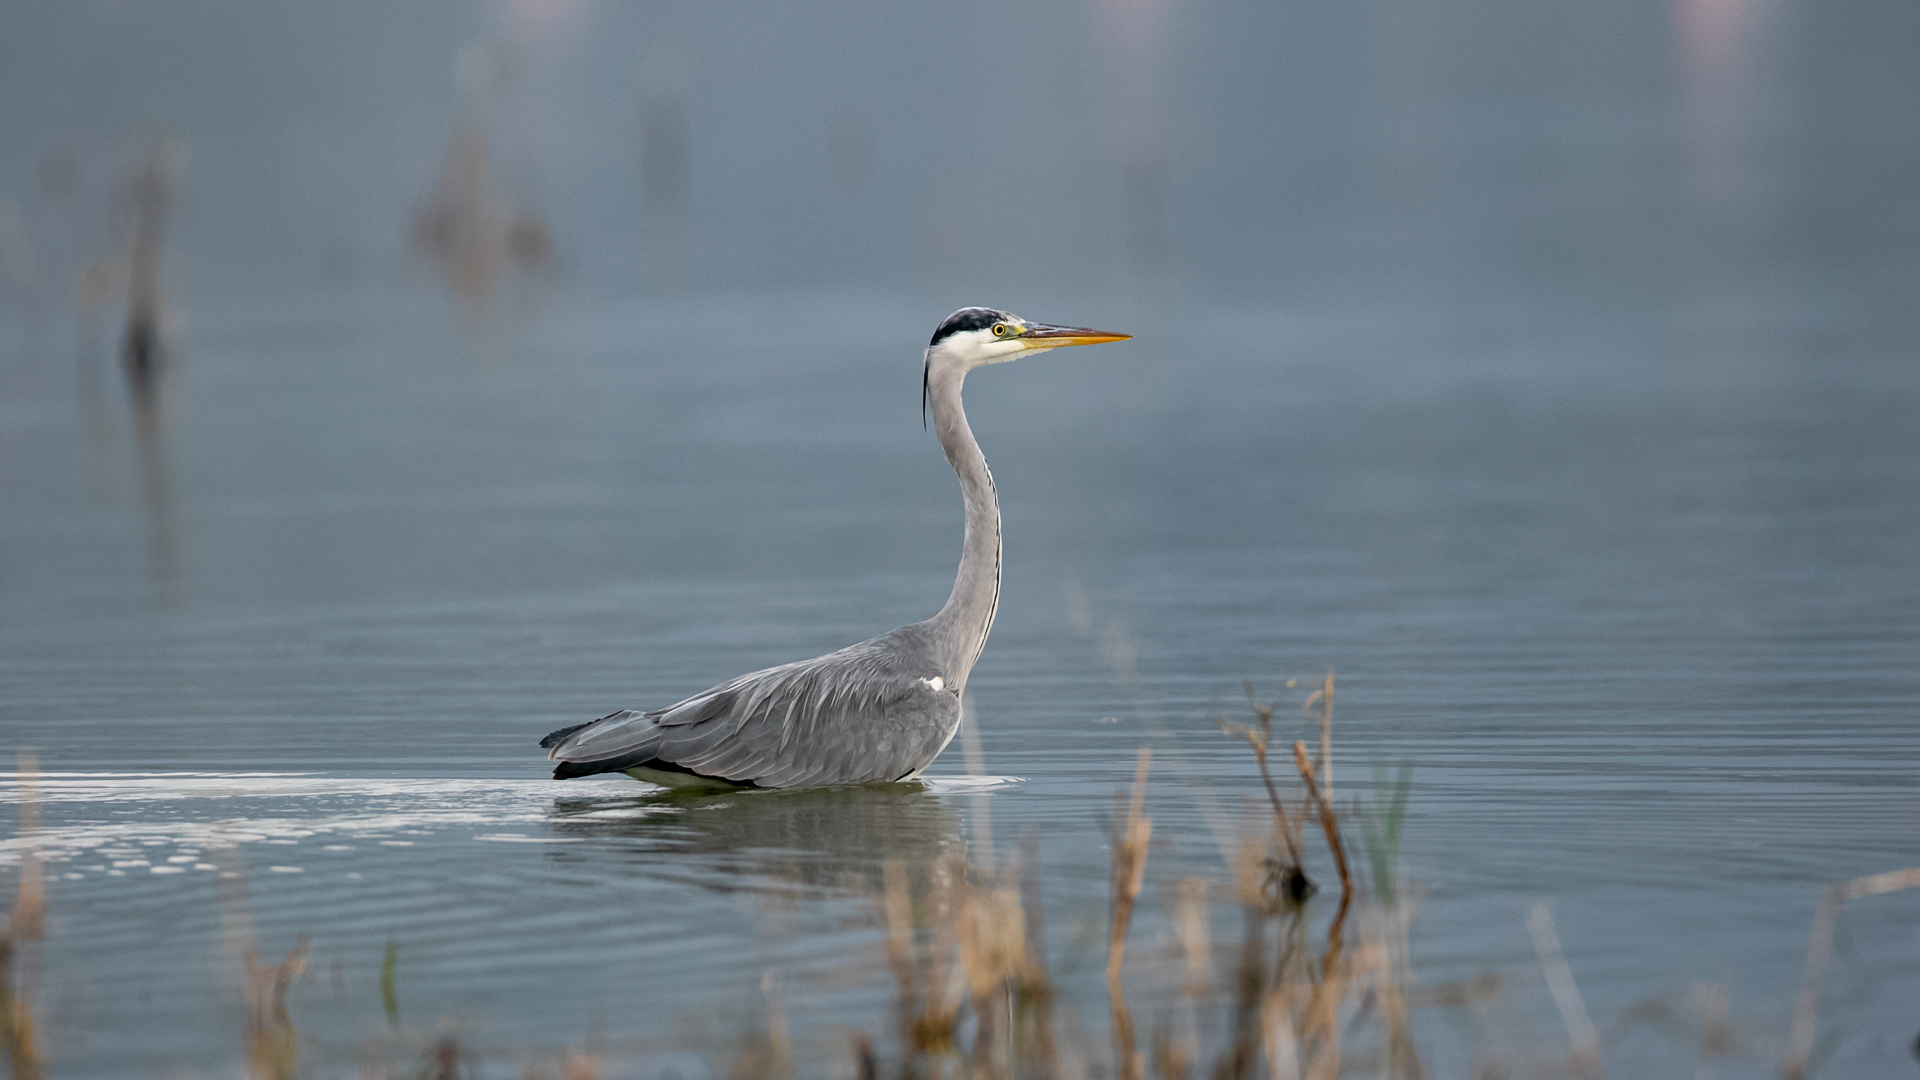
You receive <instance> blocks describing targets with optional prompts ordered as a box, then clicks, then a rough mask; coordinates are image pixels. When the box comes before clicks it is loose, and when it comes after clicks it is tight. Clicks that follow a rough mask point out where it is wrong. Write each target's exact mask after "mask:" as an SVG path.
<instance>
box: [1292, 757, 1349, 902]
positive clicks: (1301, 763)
mask: <svg viewBox="0 0 1920 1080" xmlns="http://www.w3.org/2000/svg"><path fill="white" fill-rule="evenodd" d="M1293 763H1294V764H1295V765H1296V766H1298V767H1299V769H1300V779H1302V780H1304V781H1306V784H1307V795H1308V798H1309V799H1310V800H1311V801H1312V803H1313V808H1314V810H1315V812H1316V813H1317V814H1318V816H1319V819H1320V832H1321V833H1322V834H1323V835H1324V836H1326V838H1327V850H1328V851H1331V852H1332V853H1333V865H1334V866H1335V867H1336V868H1337V869H1338V870H1339V871H1340V914H1339V916H1338V917H1336V918H1335V919H1334V925H1335V926H1338V925H1340V923H1341V922H1342V921H1344V920H1345V919H1346V917H1347V909H1348V908H1349V907H1351V906H1352V905H1353V873H1352V872H1351V871H1350V870H1349V869H1348V867H1347V848H1346V845H1345V844H1342V843H1341V842H1340V823H1339V821H1337V820H1335V818H1334V816H1333V804H1332V803H1331V802H1329V801H1328V800H1327V799H1326V798H1325V797H1323V796H1322V795H1321V793H1320V783H1319V780H1318V778H1317V777H1316V775H1315V772H1314V767H1313V763H1312V762H1310V761H1308V760H1307V746H1306V744H1305V743H1298V742H1297V743H1294V744H1293Z"/></svg>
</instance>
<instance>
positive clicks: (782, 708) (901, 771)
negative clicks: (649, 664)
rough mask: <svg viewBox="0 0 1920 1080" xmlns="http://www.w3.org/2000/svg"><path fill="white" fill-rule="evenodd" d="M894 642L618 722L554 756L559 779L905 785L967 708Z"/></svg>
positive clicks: (588, 729)
mask: <svg viewBox="0 0 1920 1080" xmlns="http://www.w3.org/2000/svg"><path fill="white" fill-rule="evenodd" d="M891 637H892V635H889V637H887V638H876V639H874V640H873V641H869V642H862V643H861V644H859V645H855V646H853V647H851V648H848V649H842V650H841V651H839V652H837V653H829V654H828V655H826V656H822V657H818V658H816V659H813V660H803V661H801V662H799V663H795V664H786V665H783V666H781V667H776V668H768V669H766V670H765V671H756V672H754V673H752V674H750V675H742V676H740V677H739V678H737V679H733V680H731V681H729V682H726V683H722V684H721V685H719V686H716V687H714V688H713V689H711V690H708V691H706V692H704V693H701V694H696V695H694V696H693V697H690V698H688V699H686V700H685V701H682V702H679V703H678V704H675V705H673V706H671V707H669V708H666V709H661V710H658V711H656V712H649V713H636V712H631V711H629V712H620V713H614V714H613V715H611V716H608V717H605V718H604V719H602V720H600V721H596V722H595V723H592V724H589V725H586V726H585V727H583V728H581V729H579V730H578V731H576V732H573V733H571V734H569V735H568V736H567V737H565V738H564V739H563V740H562V741H560V742H559V744H558V745H556V746H555V747H554V748H553V752H552V754H551V755H550V756H551V757H553V758H554V759H556V760H558V761H560V762H562V766H561V768H559V769H556V770H555V775H556V776H560V775H585V774H587V773H590V772H607V771H615V770H619V769H627V768H634V767H649V766H651V767H659V766H660V765H665V766H668V767H670V768H672V769H673V770H675V771H685V772H690V773H694V774H696V775H699V776H706V777H713V778H716V779H722V780H728V781H732V782H734V783H751V784H755V785H758V786H761V787H805V786H811V785H821V784H860V783H877V782H886V781H893V780H902V779H905V778H907V777H909V776H912V775H914V774H916V773H918V772H919V771H920V770H921V769H924V768H926V766H927V765H928V764H929V763H930V762H932V760H933V759H934V758H935V757H936V756H938V755H939V753H940V751H941V750H942V749H944V748H945V747H946V745H947V742H948V741H949V740H950V739H951V738H952V737H953V733H954V731H955V730H957V729H958V727H959V723H960V702H959V698H958V696H957V695H955V694H954V693H952V692H950V691H947V690H945V689H936V687H937V686H939V682H938V680H937V678H935V676H934V672H933V671H932V670H931V669H930V668H929V670H927V671H926V672H920V671H919V670H918V669H919V668H921V667H926V666H927V665H926V664H925V663H923V662H915V660H914V659H913V658H912V656H911V655H910V651H909V654H908V655H903V650H901V649H899V648H898V647H897V643H894V642H891V641H890V640H889V639H890V638H891ZM890 646H891V647H890Z"/></svg>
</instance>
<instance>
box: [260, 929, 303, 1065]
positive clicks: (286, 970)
mask: <svg viewBox="0 0 1920 1080" xmlns="http://www.w3.org/2000/svg"><path fill="white" fill-rule="evenodd" d="M245 964H246V974H247V1073H248V1075H250V1076H252V1077H253V1078H254V1080H292V1077H293V1076H294V1075H295V1074H296V1073H297V1071H298V1069H299V1064H300V1033H299V1032H298V1031H296V1030H294V1027H293V1018H292V1017H291V1016H289V1015H287V989H288V987H290V986H291V985H292V984H293V980H295V979H297V978H299V977H300V976H301V975H304V974H306V970H307V939H306V937H305V935H302V936H301V938H300V939H299V942H298V943H297V944H295V945H294V947H293V949H292V951H290V952H288V953H287V958H286V959H285V960H282V961H280V962H279V963H277V964H263V963H261V962H260V961H259V959H258V957H257V956H256V955H255V954H254V952H253V950H251V949H249V950H247V952H246V956H245Z"/></svg>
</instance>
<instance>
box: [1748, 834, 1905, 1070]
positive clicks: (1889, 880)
mask: <svg viewBox="0 0 1920 1080" xmlns="http://www.w3.org/2000/svg"><path fill="white" fill-rule="evenodd" d="M1914 888H1920V866H1914V867H1909V868H1907V869H1905V870H1889V871H1887V872H1886V873H1884V874H1873V875H1870V876H1868V877H1862V878H1854V879H1853V880H1852V881H1843V882H1840V883H1838V884H1834V885H1829V886H1827V890H1826V892H1825V893H1824V894H1823V895H1822V896H1821V898H1820V907H1819V909H1818V910H1817V911H1815V912H1814V916H1813V927H1812V928H1811V929H1810V930H1809V931H1808V933H1807V966H1806V970H1805V972H1804V973H1803V974H1802V976H1801V979H1800V994H1799V997H1798V999H1797V1000H1796V1001H1795V1003H1794V1009H1793V1032H1792V1035H1791V1037H1790V1041H1789V1043H1788V1049H1787V1057H1786V1060H1785V1061H1783V1062H1782V1063H1781V1065H1780V1076H1781V1080H1805V1077H1806V1075H1807V1066H1808V1064H1809V1062H1810V1060H1811V1058H1812V1057H1813V1037H1814V1026H1815V1017H1816V1015H1817V1013H1818V1011H1819V1005H1820V984H1821V983H1822V982H1824V981H1825V980H1826V975H1827V960H1828V957H1829V956H1830V955H1831V954H1832V952H1833V931H1834V927H1835V926H1836V925H1837V924H1838V923H1839V921H1840V909H1841V908H1842V907H1844V906H1845V905H1846V903H1847V901H1849V900H1862V899H1865V898H1866V897H1869V896H1879V895H1881V894H1883V893H1890V892H1898V891H1900V890H1901V889H1914Z"/></svg>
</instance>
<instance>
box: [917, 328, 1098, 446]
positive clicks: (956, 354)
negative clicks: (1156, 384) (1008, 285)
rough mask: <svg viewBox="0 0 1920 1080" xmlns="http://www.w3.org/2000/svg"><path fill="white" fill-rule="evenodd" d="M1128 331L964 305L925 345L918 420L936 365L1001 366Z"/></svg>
mask: <svg viewBox="0 0 1920 1080" xmlns="http://www.w3.org/2000/svg"><path fill="white" fill-rule="evenodd" d="M1132 336H1133V335H1132V334H1112V333H1108V332H1107V331H1105V330H1089V329H1087V328H1086V327H1084V326H1054V325H1052V324H1050V323H1035V322H1028V321H1027V320H1025V319H1023V318H1021V317H1020V316H1018V315H1015V314H1012V313H1011V312H1006V311H999V310H996V309H994V308H984V307H967V308H961V309H960V310H959V311H956V312H954V313H953V314H951V315H949V316H947V317H946V320H945V321H943V322H942V323H941V324H940V327H939V329H937V330H935V331H934V332H933V340H932V341H929V342H928V343H927V366H926V369H925V371H924V372H923V373H922V375H921V379H920V422H921V423H922V424H924V423H926V419H927V390H928V387H929V386H931V385H932V382H933V369H934V367H935V366H936V365H939V366H941V367H948V368H951V369H954V370H957V371H958V372H959V374H960V375H962V376H964V375H966V373H967V372H969V371H972V370H973V369H974V368H977V367H984V366H986V365H988V364H1004V363H1006V362H1007V361H1009V360H1018V359H1020V358H1021V357H1022V356H1032V355H1033V354H1034V353H1043V352H1046V351H1047V350H1048V349H1059V348H1064V347H1065V346H1068V345H1098V344H1100V343H1101V342H1103V341H1125V340H1127V339H1128V338H1130V337H1132Z"/></svg>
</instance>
